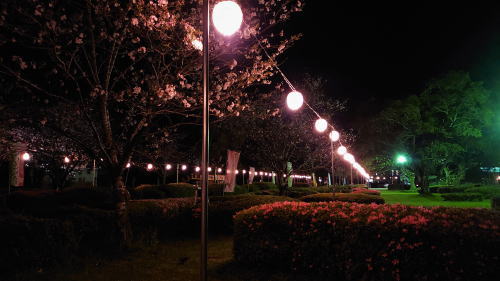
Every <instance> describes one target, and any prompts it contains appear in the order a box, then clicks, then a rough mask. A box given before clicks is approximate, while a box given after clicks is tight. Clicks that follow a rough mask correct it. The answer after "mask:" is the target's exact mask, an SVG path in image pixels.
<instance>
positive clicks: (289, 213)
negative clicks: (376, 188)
mask: <svg viewBox="0 0 500 281" xmlns="http://www.w3.org/2000/svg"><path fill="white" fill-rule="evenodd" d="M499 225H500V213H499V212H494V211H491V210H487V209H459V208H444V207H435V208H423V207H410V206H405V205H397V204H396V205H377V204H370V205H366V204H356V203H347V202H321V203H305V202H298V203H297V202H282V203H281V202H280V203H273V204H266V205H260V206H256V207H253V208H250V209H247V210H244V211H241V212H239V213H238V214H237V215H236V216H235V235H234V255H235V258H236V260H238V261H240V262H243V263H247V264H257V265H259V264H260V265H267V266H273V267H281V268H283V269H285V270H287V269H288V270H293V271H302V272H309V273H312V274H319V275H323V276H327V277H329V279H332V280H334V279H338V280H495V279H496V276H497V272H496V271H497V269H498V268H499V265H500V264H499V252H500V251H499V249H500V228H499Z"/></svg>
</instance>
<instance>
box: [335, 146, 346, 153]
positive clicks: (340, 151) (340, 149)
mask: <svg viewBox="0 0 500 281" xmlns="http://www.w3.org/2000/svg"><path fill="white" fill-rule="evenodd" d="M337 153H338V154H339V155H344V154H346V153H347V148H345V146H343V145H341V146H339V148H337Z"/></svg>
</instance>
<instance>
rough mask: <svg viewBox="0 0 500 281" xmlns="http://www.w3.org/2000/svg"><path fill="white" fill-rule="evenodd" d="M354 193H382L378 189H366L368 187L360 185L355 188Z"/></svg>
mask: <svg viewBox="0 0 500 281" xmlns="http://www.w3.org/2000/svg"><path fill="white" fill-rule="evenodd" d="M352 193H363V194H368V195H380V191H378V190H373V189H366V188H360V187H355V188H353V189H352Z"/></svg>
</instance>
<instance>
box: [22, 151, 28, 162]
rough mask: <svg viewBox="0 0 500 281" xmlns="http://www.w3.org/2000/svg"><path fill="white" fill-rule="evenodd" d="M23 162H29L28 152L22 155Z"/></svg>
mask: <svg viewBox="0 0 500 281" xmlns="http://www.w3.org/2000/svg"><path fill="white" fill-rule="evenodd" d="M23 160H24V161H29V160H30V154H29V153H28V152H25V153H23Z"/></svg>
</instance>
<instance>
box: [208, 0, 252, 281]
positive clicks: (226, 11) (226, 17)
mask: <svg viewBox="0 0 500 281" xmlns="http://www.w3.org/2000/svg"><path fill="white" fill-rule="evenodd" d="M201 13H202V15H203V19H202V26H203V38H202V45H203V46H202V48H201V49H202V53H203V70H202V72H203V76H202V77H203V79H202V81H203V83H202V89H203V114H202V120H203V123H202V124H203V126H202V147H201V171H202V172H201V220H200V221H201V235H200V236H201V239H200V240H201V241H200V242H201V253H200V279H201V280H202V281H206V280H207V278H208V277H207V260H208V247H207V244H208V243H207V240H208V236H207V232H208V172H209V171H207V170H208V169H207V168H208V165H209V161H208V149H209V143H208V135H209V125H210V123H209V114H210V106H209V104H210V100H209V89H210V83H209V43H210V42H209V38H210V36H209V35H210V34H209V31H210V0H203V3H202V9H201ZM212 21H213V24H214V26H215V28H216V29H217V30H218V31H219V32H220V33H222V34H223V35H225V36H229V35H231V34H233V33H235V32H236V31H237V30H238V28H239V27H240V25H241V22H242V21H243V13H242V11H241V8H240V7H239V6H238V4H236V3H235V2H233V1H221V2H219V3H217V4H216V5H215V6H214V10H213V16H212ZM198 47H199V46H198Z"/></svg>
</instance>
